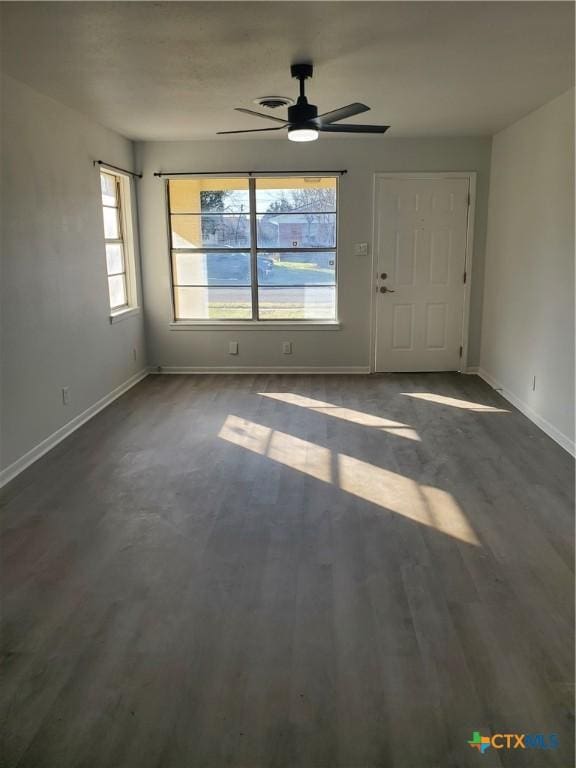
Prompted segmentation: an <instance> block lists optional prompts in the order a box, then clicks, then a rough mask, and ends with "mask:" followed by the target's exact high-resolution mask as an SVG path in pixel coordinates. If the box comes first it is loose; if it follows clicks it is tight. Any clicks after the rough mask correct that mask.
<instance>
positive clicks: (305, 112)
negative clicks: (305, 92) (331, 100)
mask: <svg viewBox="0 0 576 768" xmlns="http://www.w3.org/2000/svg"><path fill="white" fill-rule="evenodd" d="M315 117H318V107H317V106H315V105H314V104H308V101H307V99H306V97H305V96H301V97H300V98H299V99H298V101H297V102H296V104H294V106H292V107H288V122H289V123H296V124H300V123H307V122H309V121H310V120H313V119H314V118H315Z"/></svg>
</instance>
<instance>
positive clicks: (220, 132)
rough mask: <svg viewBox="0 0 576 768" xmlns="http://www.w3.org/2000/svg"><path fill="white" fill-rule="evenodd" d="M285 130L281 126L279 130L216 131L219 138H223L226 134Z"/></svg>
mask: <svg viewBox="0 0 576 768" xmlns="http://www.w3.org/2000/svg"><path fill="white" fill-rule="evenodd" d="M282 128H284V126H283V125H279V126H278V127H277V128H249V129H248V130H247V131H216V135H217V136H222V135H223V134H225V133H262V132H263V131H264V132H265V131H281V130H282Z"/></svg>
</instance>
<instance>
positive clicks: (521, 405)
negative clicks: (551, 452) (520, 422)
mask: <svg viewBox="0 0 576 768" xmlns="http://www.w3.org/2000/svg"><path fill="white" fill-rule="evenodd" d="M478 376H480V378H481V379H484V381H485V382H486V384H489V385H490V386H491V387H492V389H496V390H498V392H500V394H501V395H502V397H504V398H505V399H506V400H508V402H509V403H512V405H513V406H515V407H516V408H518V410H519V411H522V413H523V414H524V416H527V417H528V418H529V419H530V421H533V422H534V424H536V426H537V427H540V429H541V430H542V431H543V432H545V433H546V434H547V435H548V437H551V438H552V440H554V441H555V442H557V443H558V445H561V446H562V448H564V450H565V451H568V453H570V454H571V455H572V456H576V446H575V444H574V440H571V439H570V438H569V437H568V436H567V435H565V434H564V433H563V432H560V430H559V429H558V428H557V427H555V426H554V425H553V424H550V422H549V421H547V419H545V418H544V417H543V416H540V414H538V413H536V411H534V410H532V408H530V406H529V405H527V404H526V403H525V402H524V401H523V400H521V399H520V398H519V397H518V396H517V395H515V394H514V392H511V391H510V390H509V389H506V387H505V386H504V385H503V384H501V383H500V382H499V381H498V380H497V379H495V378H494V377H493V376H492V374H490V373H488V371H485V370H484V369H483V368H479V369H478Z"/></svg>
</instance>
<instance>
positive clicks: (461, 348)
mask: <svg viewBox="0 0 576 768" xmlns="http://www.w3.org/2000/svg"><path fill="white" fill-rule="evenodd" d="M463 351H464V349H463V347H462V346H461V347H460V357H462V352H463Z"/></svg>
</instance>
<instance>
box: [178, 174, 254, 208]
mask: <svg viewBox="0 0 576 768" xmlns="http://www.w3.org/2000/svg"><path fill="white" fill-rule="evenodd" d="M168 183H169V192H170V211H171V213H242V212H245V213H247V212H248V210H249V207H250V202H249V195H248V179H172V180H170V181H169V182H168Z"/></svg>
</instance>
